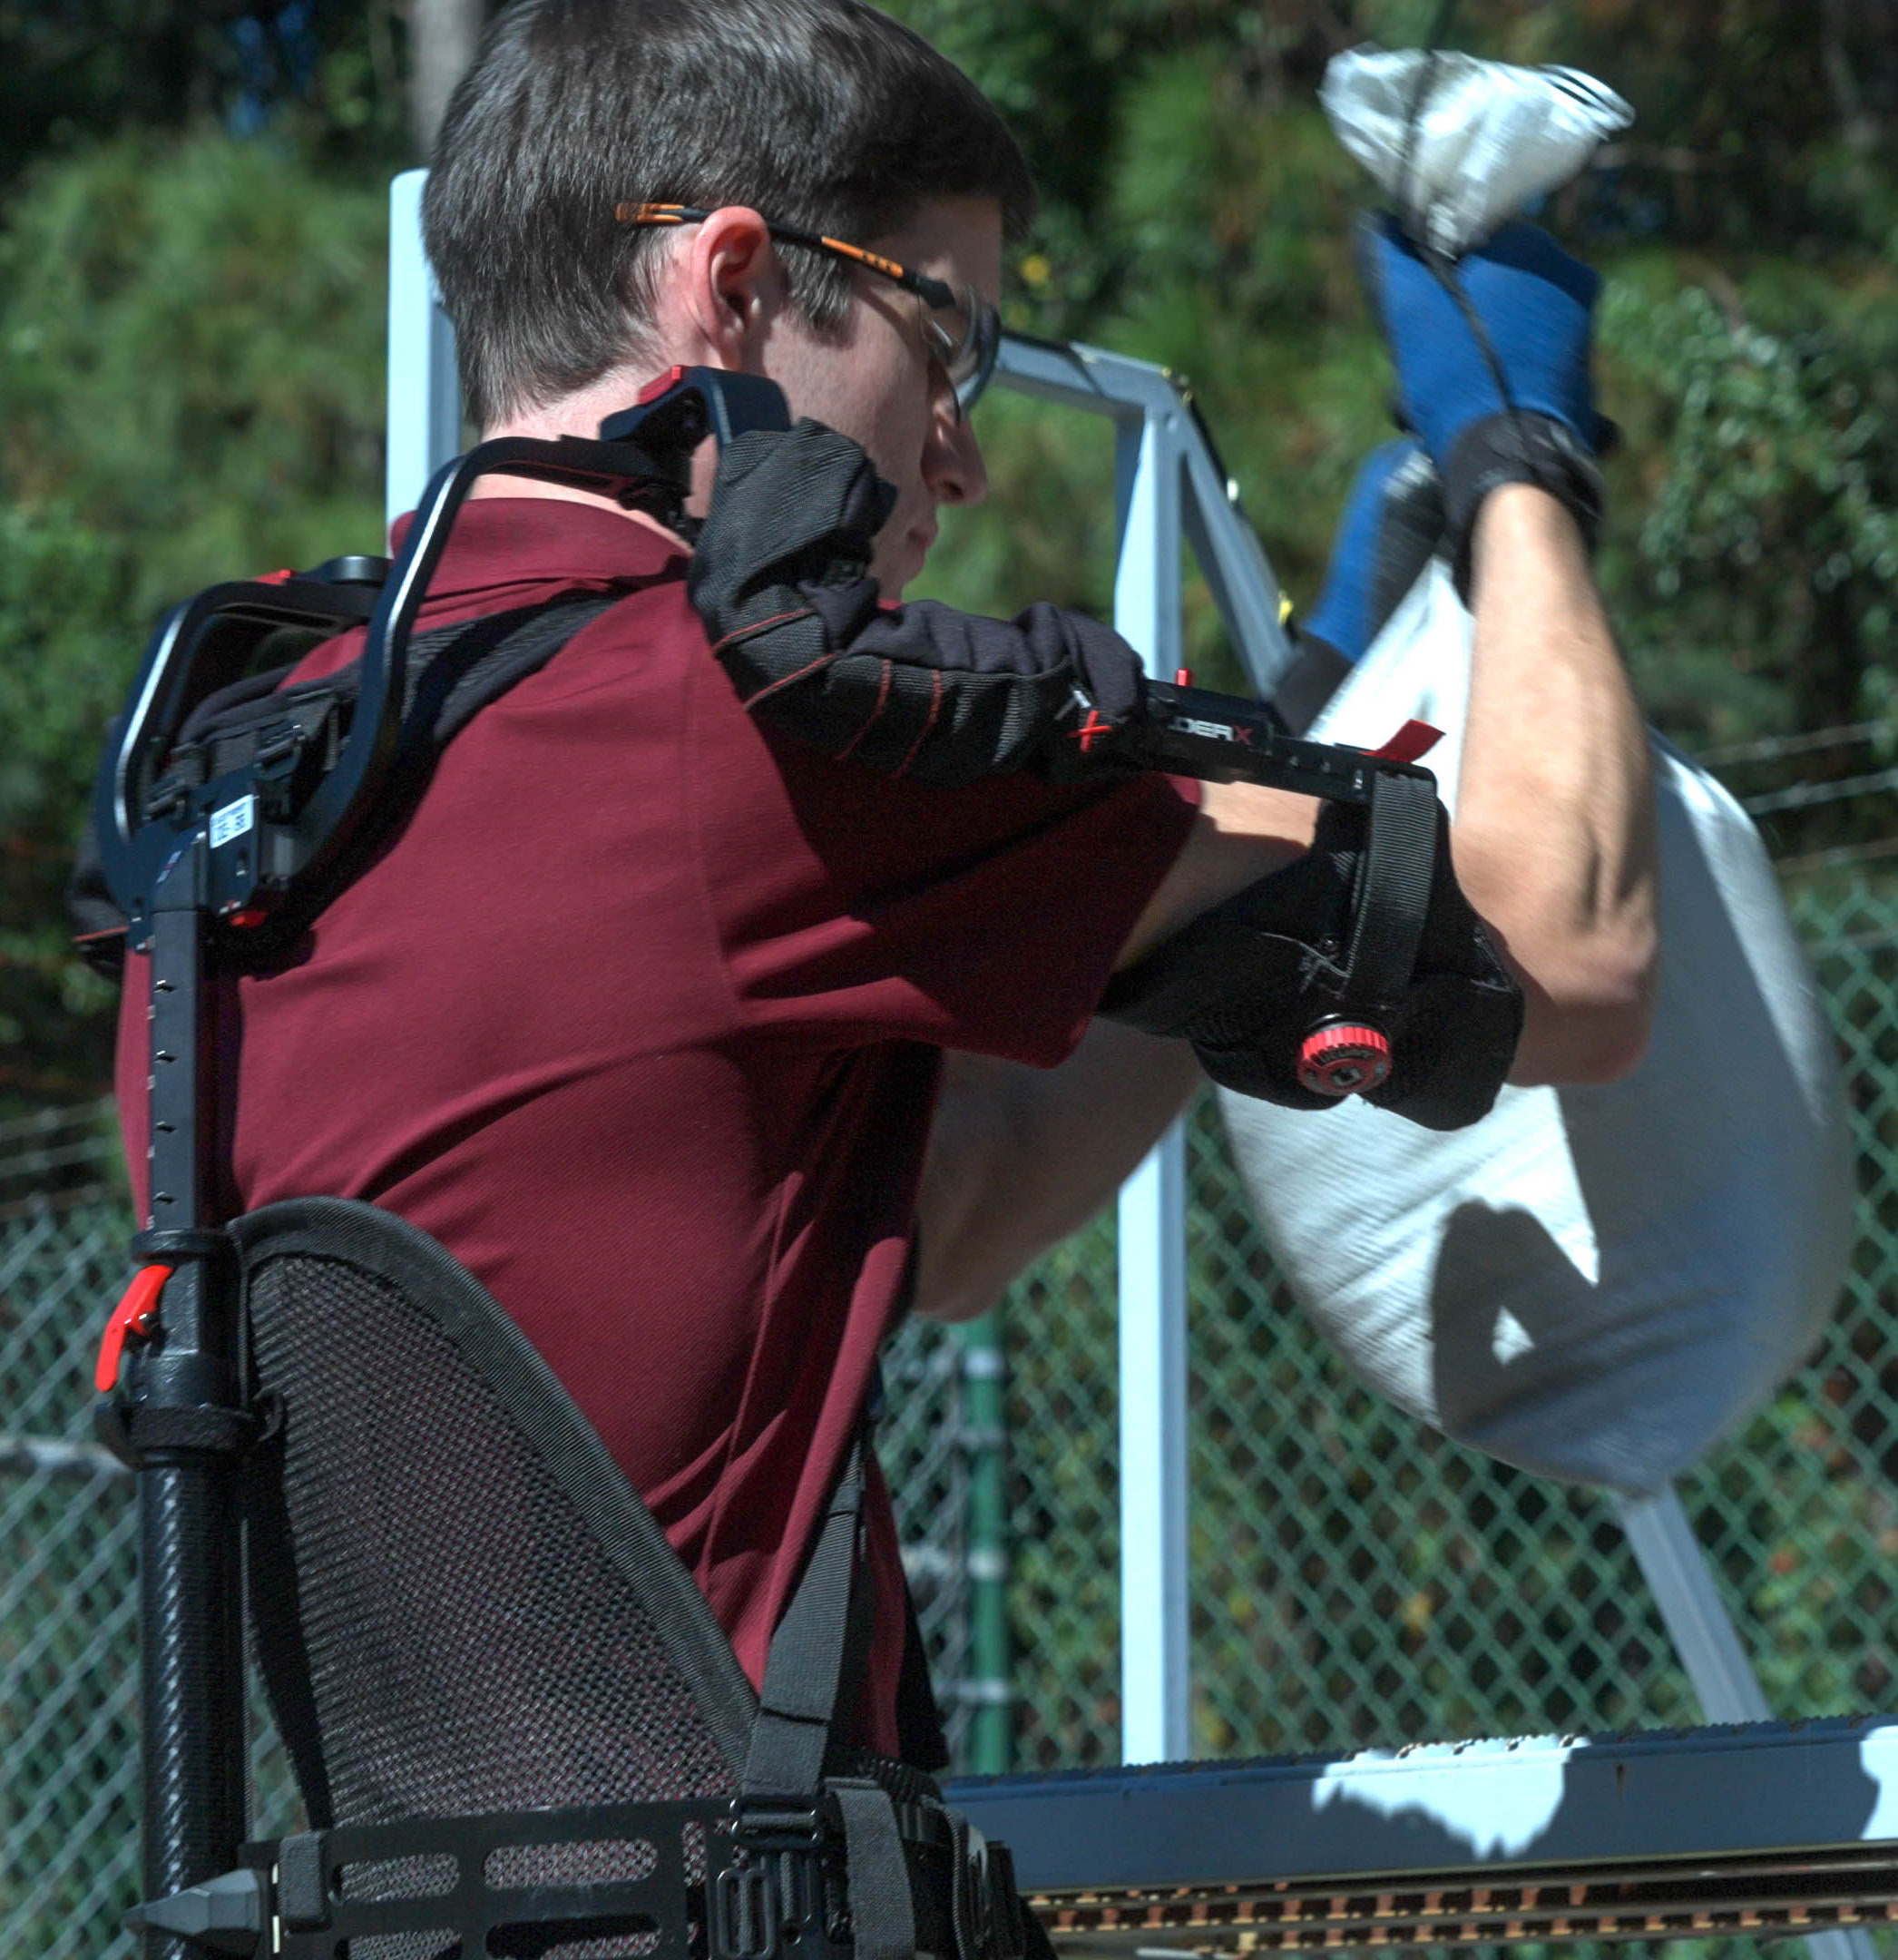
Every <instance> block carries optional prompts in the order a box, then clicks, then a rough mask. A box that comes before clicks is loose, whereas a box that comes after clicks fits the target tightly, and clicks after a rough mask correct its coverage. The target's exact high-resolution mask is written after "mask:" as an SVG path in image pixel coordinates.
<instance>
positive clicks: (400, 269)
mask: <svg viewBox="0 0 1898 1960" xmlns="http://www.w3.org/2000/svg"><path fill="white" fill-rule="evenodd" d="M427 181H428V172H427V171H422V170H412V171H403V172H402V174H401V175H400V176H399V177H397V178H396V180H395V181H394V182H392V183H391V184H390V185H389V366H388V436H387V450H386V460H385V462H384V466H383V511H384V515H385V518H386V521H387V522H388V523H390V524H393V523H394V522H395V521H396V518H397V517H399V516H401V515H402V514H403V512H404V511H409V510H413V509H414V508H415V507H416V503H417V502H418V501H419V500H420V498H421V495H422V492H423V491H424V490H425V489H426V487H427V485H428V479H429V478H430V477H431V476H433V475H435V471H436V470H438V469H439V468H440V467H441V466H442V465H443V464H444V463H445V462H447V460H448V459H449V457H450V456H455V455H457V454H458V453H459V452H460V449H461V446H462V441H461V383H460V379H459V377H458V376H457V374H456V371H455V328H453V327H451V326H450V325H449V323H448V316H447V315H446V314H445V312H443V311H442V307H441V301H440V300H439V299H438V298H437V297H436V294H435V275H434V274H433V273H432V272H431V271H430V270H428V258H427V254H426V253H425V252H424V251H423V250H422V186H423V185H424V184H425V183H426V182H427Z"/></svg>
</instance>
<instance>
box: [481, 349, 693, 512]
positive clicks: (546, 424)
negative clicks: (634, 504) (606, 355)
mask: <svg viewBox="0 0 1898 1960" xmlns="http://www.w3.org/2000/svg"><path fill="white" fill-rule="evenodd" d="M638 388H639V384H638V383H637V382H634V381H632V380H631V379H630V378H628V377H625V376H623V375H619V376H613V377H609V378H606V379H602V380H601V381H597V382H595V383H594V384H593V385H592V387H589V388H584V389H582V391H581V392H580V393H579V394H577V395H572V396H569V397H566V399H565V400H563V401H561V402H557V403H555V404H554V405H553V407H547V408H532V409H526V410H523V412H522V413H520V414H519V415H515V416H511V417H507V418H506V419H504V420H503V421H501V422H499V423H496V424H495V425H494V426H493V427H491V428H487V429H484V430H483V431H482V436H481V439H482V441H484V442H494V441H497V440H499V439H500V438H501V437H503V436H527V437H529V438H530V439H532V440H533V441H535V442H555V441H558V440H559V438H560V437H561V436H588V437H591V436H593V435H595V434H596V433H597V431H598V429H599V427H600V425H601V423H602V422H603V421H604V420H605V419H606V418H607V417H608V416H610V415H616V414H617V413H618V412H619V411H620V410H621V409H622V408H624V407H627V406H628V405H629V404H630V403H631V401H632V399H633V397H635V396H636V395H637V393H638ZM468 495H469V496H470V498H474V497H546V498H550V499H552V500H553V501H554V502H556V503H563V504H585V505H591V506H592V508H593V509H595V510H603V511H611V513H612V515H614V516H615V517H623V518H625V519H626V521H627V522H628V523H629V524H641V525H643V526H644V527H645V528H646V529H647V530H648V531H651V532H655V533H656V534H658V535H659V536H660V537H662V538H664V539H665V540H666V541H667V542H668V543H669V544H680V545H682V544H684V542H685V541H684V540H683V539H682V538H680V536H678V534H676V533H674V532H672V531H669V530H668V529H667V528H666V526H665V525H664V524H660V522H659V520H658V519H657V518H655V517H650V516H648V515H646V513H645V512H644V511H636V510H628V509H626V508H625V507H624V506H623V505H621V504H619V503H617V502H616V501H615V500H614V499H613V498H611V497H610V496H605V495H602V494H601V493H600V492H598V491H595V490H582V489H580V488H579V487H578V486H576V485H572V484H559V483H544V482H543V481H541V480H540V479H539V478H538V477H533V476H484V477H482V479H481V480H480V481H479V482H478V483H477V484H476V485H475V487H474V488H473V489H472V490H471V491H470V492H469V493H468Z"/></svg>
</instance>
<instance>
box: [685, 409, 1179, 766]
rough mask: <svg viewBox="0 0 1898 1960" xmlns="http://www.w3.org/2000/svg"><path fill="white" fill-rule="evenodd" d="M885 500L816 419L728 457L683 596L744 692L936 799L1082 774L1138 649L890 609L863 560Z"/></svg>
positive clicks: (1066, 631)
mask: <svg viewBox="0 0 1898 1960" xmlns="http://www.w3.org/2000/svg"><path fill="white" fill-rule="evenodd" d="M894 501H895V492H894V491H892V490H891V488H890V486H889V485H887V484H885V483H884V482H883V481H882V480H881V479H880V478H879V477H878V476H877V475H876V471H875V469H874V468H873V467H872V466H871V464H870V461H869V458H868V457H867V456H865V454H864V452H863V451H862V450H861V449H860V448H859V447H858V446H856V444H855V443H854V442H851V441H850V440H849V439H848V438H847V437H846V436H839V435H838V434H837V433H836V431H835V430H834V429H828V428H826V427H825V426H823V425H822V424H821V423H817V422H809V421H802V422H799V423H797V425H796V426H795V427H793V428H790V429H788V430H768V429H754V430H751V431H748V433H747V434H745V435H742V436H738V437H736V438H735V439H734V440H733V441H732V442H731V443H729V445H728V446H726V448H725V450H724V452H723V453H722V454H721V455H720V456H719V470H718V475H717V476H716V478H715V479H714V482H713V485H712V499H711V510H710V514H709V515H708V516H707V518H706V520H705V522H704V524H703V525H702V526H701V527H700V533H699V537H698V541H697V544H696V545H695V547H694V553H693V558H692V564H691V568H690V572H689V573H688V574H687V590H688V591H689V592H690V595H691V600H692V603H693V605H694V606H695V607H696V608H697V610H698V613H699V617H700V619H701V620H702V621H703V622H705V630H706V632H707V633H708V634H709V636H710V639H711V642H712V652H714V653H715V654H716V655H717V656H718V659H719V662H720V664H721V665H722V666H723V667H724V669H725V671H726V672H727V673H729V675H730V676H731V679H732V683H733V685H734V686H735V687H736V688H737V689H738V691H739V700H740V701H743V703H744V704H745V707H746V708H747V710H748V711H750V712H751V713H752V714H754V715H755V716H757V718H758V720H760V721H763V722H766V723H768V724H769V725H770V726H772V727H774V728H777V729H778V730H782V731H783V732H785V733H787V734H790V735H795V736H797V737H798V738H799V739H800V740H804V741H807V742H810V743H812V744H813V745H814V746H816V747H817V748H818V749H820V750H823V751H824V753H825V754H826V755H830V756H837V757H843V756H851V757H854V758H856V760H858V761H861V762H864V763H866V764H868V765H869V766H870V767H871V768H873V769H881V770H883V771H885V773H886V774H889V775H893V776H909V777H913V778H914V779H915V780H916V781H918V782H925V783H929V784H932V785H934V786H936V787H938V788H944V789H947V788H954V787H955V786H957V785H960V784H963V783H968V782H974V781H976V780H978V779H980V778H982V777H984V776H995V775H1005V774H1008V773H1011V772H1012V771H1014V770H1017V769H1039V770H1041V771H1042V773H1044V774H1047V775H1051V776H1054V777H1057V778H1065V777H1067V776H1069V775H1071V774H1073V773H1076V772H1077V771H1078V769H1079V768H1080V767H1081V757H1082V755H1083V750H1084V744H1083V742H1082V740H1081V739H1080V738H1081V737H1082V736H1083V735H1084V734H1085V733H1086V732H1087V731H1088V730H1099V729H1101V728H1102V727H1109V728H1111V727H1117V726H1119V724H1120V722H1121V721H1123V720H1125V719H1126V718H1127V717H1128V716H1129V715H1130V714H1131V713H1132V712H1133V711H1135V710H1136V709H1137V708H1138V707H1139V706H1140V701H1141V699H1142V690H1143V687H1144V684H1145V683H1144V677H1143V675H1142V672H1141V669H1140V659H1139V656H1138V655H1137V654H1136V653H1135V652H1134V651H1133V649H1132V648H1131V647H1130V646H1129V645H1128V644H1127V643H1126V642H1125V641H1123V640H1122V639H1120V636H1119V635H1118V634H1116V633H1114V632H1110V630H1109V629H1108V628H1107V627H1105V626H1102V625H1101V624H1099V623H1098V622H1095V621H1093V620H1091V619H1088V618H1086V617H1084V616H1083V615H1081V614H1080V613H1065V612H1062V610H1061V609H1060V608H1059V607H1056V606H1051V605H1036V606H1031V607H1030V608H1029V610H1028V611H1027V612H1025V613H1022V614H1021V615H1020V616H1019V617H1018V618H1017V619H1015V621H1014V622H1013V623H1009V622H1003V621H1001V620H992V619H983V618H981V617H979V616H977V615H975V614H973V613H958V612H956V611H954V609H953V608H951V607H948V606H944V605H938V604H936V603H934V602H931V601H927V600H925V601H921V602H919V603H915V604H914V605H907V606H901V607H898V608H896V609H895V610H894V611H885V610H884V609H883V608H881V607H880V606H879V605H878V603H877V599H878V593H877V587H876V581H875V580H874V579H872V578H871V577H870V576H869V572H868V566H869V564H870V558H871V554H872V550H873V547H874V545H875V543H876V533H877V531H878V530H879V529H880V528H881V526H882V524H883V523H884V520H885V518H886V517H887V516H888V515H889V511H890V506H891V505H892V503H893V502H894Z"/></svg>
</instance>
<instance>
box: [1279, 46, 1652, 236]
mask: <svg viewBox="0 0 1898 1960" xmlns="http://www.w3.org/2000/svg"><path fill="white" fill-rule="evenodd" d="M1426 63H1427V64H1430V66H1429V73H1428V75H1427V76H1426V75H1425V73H1424V66H1425V64H1426ZM1420 88H1421V89H1422V91H1423V101H1422V104H1421V106H1420V108H1419V109H1418V112H1417V113H1416V116H1415V130H1414V135H1413V132H1412V120H1413V119H1412V105H1413V104H1414V103H1416V102H1417V98H1418V92H1419V89H1420ZM1318 101H1319V103H1321V104H1322V105H1323V107H1324V110H1325V113H1326V115H1327V116H1328V117H1329V118H1330V120H1331V126H1332V128H1333V129H1334V130H1335V131H1336V132H1337V135H1338V140H1339V141H1340V142H1342V143H1343V144H1344V145H1345V149H1347V150H1348V151H1350V152H1351V154H1352V155H1353V156H1355V158H1356V159H1357V161H1358V162H1360V163H1362V164H1363V165H1364V167H1365V169H1366V170H1367V171H1370V173H1371V174H1372V176H1373V177H1375V179H1376V180H1377V181H1378V183H1379V184H1380V185H1381V186H1382V187H1383V189H1384V191H1385V193H1386V194H1387V195H1388V196H1389V197H1390V198H1391V199H1392V201H1394V203H1395V204H1396V206H1397V208H1398V209H1399V210H1400V211H1414V212H1416V213H1418V214H1419V215H1420V216H1421V218H1422V220H1423V231H1424V237H1425V239H1426V240H1427V241H1428V242H1429V243H1430V244H1431V245H1433V246H1434V247H1435V248H1436V249H1437V250H1439V251H1441V252H1443V253H1446V254H1447V255H1448V256H1449V257H1451V258H1453V259H1454V258H1458V257H1460V256H1461V255H1462V254H1463V252H1466V251H1468V250H1470V248H1471V247H1472V245H1480V244H1481V243H1482V241H1483V240H1485V239H1486V238H1488V237H1489V235H1490V234H1491V232H1492V231H1493V230H1495V229H1496V228H1497V226H1498V225H1500V224H1501V223H1502V221H1503V220H1504V219H1506V218H1510V217H1512V216H1513V215H1514V214H1515V213H1516V212H1517V211H1521V210H1522V209H1523V207H1524V206H1525V205H1527V204H1529V203H1531V201H1533V200H1534V199H1536V198H1539V197H1541V196H1542V195H1543V194H1544V193H1545V192H1547V191H1553V190H1554V189H1555V188H1556V187H1557V186H1558V185H1560V184H1565V183H1567V182H1568V181H1569V180H1570V178H1571V177H1572V176H1574V175H1575V173H1576V172H1577V171H1579V170H1580V169H1581V167H1582V165H1583V164H1584V163H1586V162H1588V160H1589V158H1590V155H1592V154H1593V152H1594V150H1595V146H1596V145H1597V144H1598V143H1600V142H1602V141H1603V140H1604V139H1606V138H1607V137H1609V136H1612V135H1613V134H1614V133H1615V132H1617V131H1618V130H1624V129H1626V128H1627V127H1628V126H1629V123H1631V122H1633V121H1634V111H1633V110H1632V109H1630V108H1629V106H1628V104H1627V103H1625V102H1623V101H1622V100H1621V98H1620V97H1619V95H1617V94H1616V93H1615V92H1614V91H1613V90H1612V89H1611V88H1607V87H1604V86H1603V85H1602V83H1600V82H1597V81H1595V80H1594V79H1593V77H1592V76H1590V75H1585V74H1583V73H1581V72H1580V70H1579V69H1575V68H1516V67H1511V66H1509V65H1508V64H1505V63H1502V62H1485V61H1478V60H1477V59H1476V58H1475V57H1474V56H1473V55H1470V54H1449V53H1443V52H1440V53H1436V54H1429V53H1426V52H1424V51H1423V49H1420V48H1404V49H1400V50H1397V51H1395V52H1392V53H1385V52H1384V51H1383V50H1382V49H1378V48H1374V47H1362V48H1353V49H1352V50H1351V51H1350V52H1349V53H1348V54H1337V55H1334V56H1333V57H1332V59H1331V61H1330V62H1329V63H1328V64H1326V70H1325V81H1324V83H1323V85H1322V86H1321V87H1320V89H1319V91H1318Z"/></svg>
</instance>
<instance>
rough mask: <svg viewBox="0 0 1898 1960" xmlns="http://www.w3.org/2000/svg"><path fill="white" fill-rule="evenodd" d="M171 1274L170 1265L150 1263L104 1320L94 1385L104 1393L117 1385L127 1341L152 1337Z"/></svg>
mask: <svg viewBox="0 0 1898 1960" xmlns="http://www.w3.org/2000/svg"><path fill="white" fill-rule="evenodd" d="M170 1278H171V1268H170V1267H169V1266H147V1267H145V1268H144V1269H142V1271H141V1272H140V1273H139V1275H138V1277H137V1278H136V1279H133V1280H132V1284H131V1285H130V1286H129V1287H127V1288H126V1289H125V1298H124V1299H122V1300H121V1301H120V1302H119V1304H118V1305H117V1306H116V1307H114V1308H113V1315H112V1318H111V1319H110V1320H108V1321H107V1322H106V1323H105V1338H104V1339H103V1340H102V1341H101V1342H100V1343H99V1367H98V1369H97V1371H96V1372H95V1373H94V1374H93V1387H96V1388H97V1389H98V1391H99V1393H100V1394H101V1395H110V1394H111V1393H112V1392H113V1389H114V1388H115V1387H117V1386H118V1381H119V1357H120V1356H121V1355H122V1354H123V1353H124V1352H125V1343H126V1342H127V1341H128V1340H146V1339H149V1338H150V1337H151V1335H152V1330H153V1329H154V1328H156V1327H157V1326H158V1296H159V1294H160V1293H161V1292H162V1291H163V1290H164V1284H165V1281H166V1280H167V1279H170Z"/></svg>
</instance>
